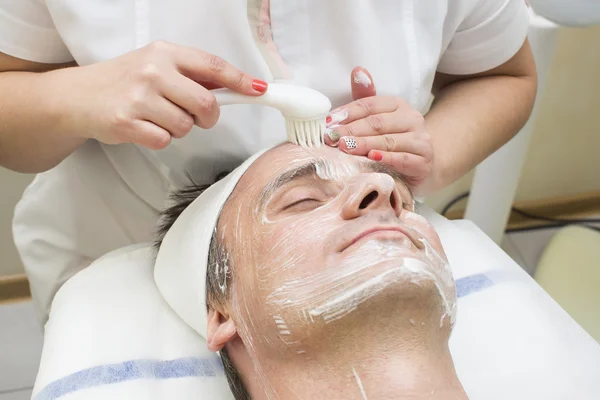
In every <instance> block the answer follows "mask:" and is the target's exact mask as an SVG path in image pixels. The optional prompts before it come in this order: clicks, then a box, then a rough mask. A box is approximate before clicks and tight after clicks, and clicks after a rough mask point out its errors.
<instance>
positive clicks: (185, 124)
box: [175, 115, 194, 137]
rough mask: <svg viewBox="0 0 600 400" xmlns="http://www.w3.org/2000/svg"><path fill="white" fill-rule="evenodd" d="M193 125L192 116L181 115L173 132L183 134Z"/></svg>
mask: <svg viewBox="0 0 600 400" xmlns="http://www.w3.org/2000/svg"><path fill="white" fill-rule="evenodd" d="M193 126H194V118H193V117H192V116H191V115H183V116H181V117H180V118H178V119H177V126H176V130H177V131H176V132H175V134H176V135H177V136H178V137H182V136H185V135H186V134H187V133H188V132H189V131H190V130H191V129H192V127H193Z"/></svg>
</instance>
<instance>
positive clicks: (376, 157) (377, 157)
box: [371, 151, 383, 161]
mask: <svg viewBox="0 0 600 400" xmlns="http://www.w3.org/2000/svg"><path fill="white" fill-rule="evenodd" d="M371 158H372V159H373V160H374V161H381V160H383V154H381V153H380V152H378V151H374V152H373V154H372V155H371Z"/></svg>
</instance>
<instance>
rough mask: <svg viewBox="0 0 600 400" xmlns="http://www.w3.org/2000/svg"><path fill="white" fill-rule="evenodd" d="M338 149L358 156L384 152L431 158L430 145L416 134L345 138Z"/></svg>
mask: <svg viewBox="0 0 600 400" xmlns="http://www.w3.org/2000/svg"><path fill="white" fill-rule="evenodd" d="M338 147H339V148H340V150H342V151H344V152H346V153H349V154H353V155H356V156H367V155H368V154H369V152H371V150H380V151H384V152H403V153H411V154H415V155H418V156H421V157H424V158H425V159H428V158H429V145H428V144H427V142H425V141H424V140H420V139H419V138H417V137H416V136H415V135H414V134H411V133H404V134H403V133H400V134H392V135H382V136H368V137H364V138H361V137H343V138H342V139H341V140H340V142H339V144H338Z"/></svg>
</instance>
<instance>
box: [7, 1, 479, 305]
mask: <svg viewBox="0 0 600 400" xmlns="http://www.w3.org/2000/svg"><path fill="white" fill-rule="evenodd" d="M46 3H47V7H48V9H49V11H50V14H51V16H52V20H53V21H54V24H55V25H56V27H57V29H58V31H59V33H60V36H61V38H62V40H63V41H64V42H65V44H66V46H67V47H68V49H69V52H70V53H71V55H72V57H73V58H74V59H75V61H76V62H77V63H78V64H79V65H88V64H91V63H95V62H100V61H104V60H107V59H111V58H114V57H117V56H119V55H121V54H124V53H126V52H129V51H131V50H134V49H136V48H139V47H142V46H144V45H147V44H149V43H151V42H153V41H156V40H166V41H169V42H174V43H179V44H183V45H187V46H192V47H196V48H200V49H202V50H204V51H207V52H209V53H213V54H216V55H219V56H221V57H222V58H224V59H226V60H227V61H229V62H230V63H232V64H233V65H235V66H237V67H239V68H241V69H243V70H245V71H246V72H248V73H250V74H253V75H255V76H257V77H259V78H263V79H265V80H277V79H291V80H293V81H294V82H296V83H299V84H303V85H307V86H310V87H313V88H315V89H317V90H319V91H321V92H323V93H324V94H325V95H327V96H328V97H329V98H330V99H331V100H332V103H333V105H334V106H340V105H343V104H346V103H348V102H350V101H351V95H350V72H351V70H352V69H353V68H354V67H356V66H359V65H360V66H363V67H366V68H367V69H368V70H369V71H370V72H371V74H372V76H373V77H374V79H375V81H376V85H377V89H378V94H380V95H394V96H400V97H403V98H404V99H406V100H407V101H408V102H409V103H410V104H411V105H412V106H413V107H414V108H416V109H417V110H421V111H423V110H424V107H425V106H426V104H427V102H428V99H429V95H430V89H431V85H432V82H433V78H434V74H435V70H436V67H437V65H438V62H439V58H440V55H441V54H442V53H443V51H444V49H445V48H446V47H447V46H448V44H449V41H450V39H451V37H452V33H453V32H454V31H455V30H456V28H457V27H456V26H451V23H448V22H447V8H448V3H449V1H448V0H429V1H413V0H395V1H392V0H388V1H383V0H381V1H380V0H378V1H368V0H362V1H361V0H354V1H348V0H270V1H269V0H249V1H245V0H218V1H216V0H193V1H191V0H171V1H168V2H167V1H162V0H138V1H133V0H130V1H102V0H89V1H84V2H82V1H80V0H46ZM456 3H457V4H462V5H461V6H464V4H463V3H468V1H463V2H456ZM453 7H454V8H453V9H452V12H458V10H456V7H457V6H456V5H454V6H453ZM65 61H68V60H65ZM283 140H285V128H284V120H283V117H282V116H281V114H280V113H279V112H278V111H276V110H273V109H269V108H264V107H259V106H229V107H224V108H223V109H222V111H221V119H220V121H219V122H218V124H217V125H216V126H215V127H214V128H213V129H210V130H208V131H206V130H201V129H199V128H194V129H193V131H192V132H190V134H188V135H187V136H186V137H185V138H183V139H178V140H173V142H172V143H171V145H170V146H169V148H167V149H166V150H162V151H156V152H152V151H148V150H145V149H141V148H137V147H135V146H133V145H124V146H118V147H115V146H106V145H99V144H97V143H88V144H87V145H86V146H84V148H82V149H81V150H80V151H78V152H76V154H74V155H73V156H71V157H70V159H67V161H66V162H65V163H63V165H61V166H59V167H58V168H56V169H55V170H52V171H49V172H47V173H45V174H41V175H39V176H38V178H36V180H35V182H34V184H33V185H32V186H31V187H30V188H29V189H28V191H27V192H26V194H25V196H24V198H23V200H22V201H21V203H20V204H19V206H18V208H17V211H16V218H15V225H14V226H15V238H16V243H17V246H18V248H19V250H20V252H21V254H22V257H23V261H24V263H25V265H26V269H27V270H28V273H29V275H30V279H31V284H32V289H33V291H34V292H36V291H37V292H38V293H39V294H38V295H37V304H38V306H39V307H40V308H42V309H48V306H49V304H48V301H49V299H50V298H51V297H52V296H53V294H54V292H55V291H56V290H57V289H58V286H59V285H60V283H62V282H63V281H64V280H66V279H67V278H68V277H69V276H71V275H72V274H73V273H75V272H76V271H78V270H80V269H82V268H84V267H85V266H87V265H88V264H89V263H90V262H91V261H93V260H94V259H95V258H97V257H99V256H101V255H102V254H104V253H105V252H107V251H110V250H113V249H115V248H118V247H121V246H126V245H128V244H131V243H135V242H142V241H148V240H151V239H152V227H153V225H154V224H155V222H156V212H157V211H158V210H159V209H160V208H162V207H163V206H164V203H165V199H164V194H165V193H166V192H167V190H168V189H169V188H171V187H173V186H178V185H180V184H182V183H183V182H185V181H186V174H191V175H192V176H193V177H194V178H195V180H196V181H197V182H200V183H203V182H207V181H210V180H212V179H213V178H214V176H215V175H216V174H217V173H219V172H221V171H222V170H223V169H231V168H233V167H234V166H235V165H236V164H238V163H239V162H241V161H242V160H243V159H244V158H246V157H247V156H249V155H251V154H253V153H255V152H256V151H258V150H259V149H262V148H264V147H267V146H272V145H274V144H276V143H279V142H281V141H283ZM92 159H93V162H92ZM94 163H97V164H94ZM106 169H111V171H112V175H111V174H109V173H107V172H105V170H106ZM90 196H92V197H93V199H91V197H90ZM50 204H53V205H54V206H52V207H51V206H50ZM50 214H51V216H50ZM53 221H55V225H56V226H53V223H54V222H53ZM65 221H66V222H65ZM92 232H96V233H92ZM52 268H54V270H56V271H58V272H56V273H55V272H51V271H53V270H50V269H52ZM36 277H37V278H36ZM35 298H36V295H35V293H34V299H35Z"/></svg>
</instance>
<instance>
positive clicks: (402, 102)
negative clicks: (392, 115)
mask: <svg viewBox="0 0 600 400" xmlns="http://www.w3.org/2000/svg"><path fill="white" fill-rule="evenodd" d="M395 99H396V104H397V105H398V108H401V107H402V108H404V107H410V106H409V104H408V102H407V101H406V100H404V99H403V98H402V97H396V98H395Z"/></svg>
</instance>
